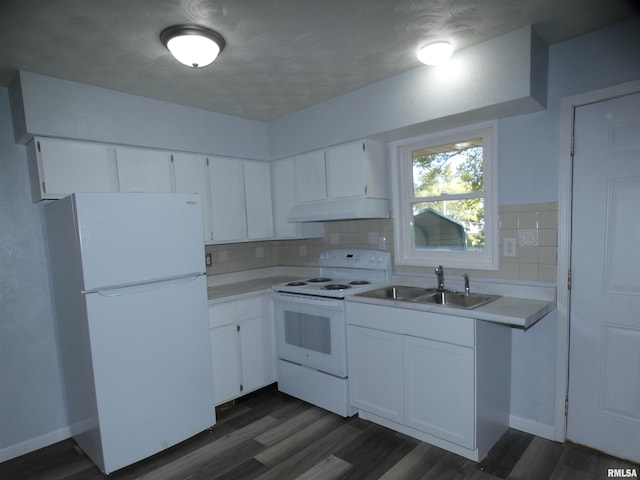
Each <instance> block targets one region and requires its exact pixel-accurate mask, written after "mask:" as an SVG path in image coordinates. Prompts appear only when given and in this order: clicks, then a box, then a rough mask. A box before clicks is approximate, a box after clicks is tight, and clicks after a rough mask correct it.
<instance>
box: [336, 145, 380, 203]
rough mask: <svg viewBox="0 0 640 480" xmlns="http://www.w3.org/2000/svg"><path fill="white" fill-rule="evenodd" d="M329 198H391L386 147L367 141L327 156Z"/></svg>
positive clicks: (337, 148)
mask: <svg viewBox="0 0 640 480" xmlns="http://www.w3.org/2000/svg"><path fill="white" fill-rule="evenodd" d="M325 162H326V177H327V197H328V198H344V197H368V198H389V189H388V186H387V185H388V182H387V169H386V162H385V146H384V144H383V143H381V142H377V141H374V140H370V139H366V140H360V141H356V142H349V143H344V144H342V145H336V146H335V147H331V148H328V149H327V150H326V152H325Z"/></svg>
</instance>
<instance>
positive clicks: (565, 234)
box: [553, 81, 640, 442]
mask: <svg viewBox="0 0 640 480" xmlns="http://www.w3.org/2000/svg"><path fill="white" fill-rule="evenodd" d="M639 92H640V81H633V82H628V83H622V84H620V85H616V86H613V87H607V88H602V89H599V90H593V91H591V92H586V93H580V94H578V95H572V96H569V97H564V98H563V99H562V100H561V102H560V120H561V141H560V149H561V150H560V168H559V180H560V186H559V187H560V188H559V194H560V195H559V201H558V276H557V279H556V281H557V326H556V389H555V391H556V401H555V422H554V438H553V439H554V440H556V441H560V442H564V441H565V440H566V439H567V417H566V415H565V399H566V398H567V395H568V389H569V323H570V322H569V320H570V314H571V293H570V291H569V285H568V273H569V269H570V268H571V197H572V193H573V182H572V172H573V168H572V167H573V155H572V152H571V141H572V137H573V128H574V120H575V110H576V108H577V107H580V106H583V105H588V104H590V103H595V102H600V101H604V100H609V99H612V98H616V97H621V96H624V95H629V94H633V93H639Z"/></svg>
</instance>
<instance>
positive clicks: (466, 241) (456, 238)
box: [413, 198, 485, 251]
mask: <svg viewBox="0 0 640 480" xmlns="http://www.w3.org/2000/svg"><path fill="white" fill-rule="evenodd" d="M413 239H414V247H415V248H416V250H433V249H437V250H473V251H482V249H483V248H484V240H485V235H484V199H483V198H467V199H464V200H445V201H440V202H420V203H414V204H413Z"/></svg>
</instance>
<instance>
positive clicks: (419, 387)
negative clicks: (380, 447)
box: [404, 336, 475, 449]
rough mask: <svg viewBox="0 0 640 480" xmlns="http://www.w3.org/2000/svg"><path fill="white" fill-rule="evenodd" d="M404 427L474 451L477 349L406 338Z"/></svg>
mask: <svg viewBox="0 0 640 480" xmlns="http://www.w3.org/2000/svg"><path fill="white" fill-rule="evenodd" d="M404 356H405V362H404V364H405V424H406V425H408V426H410V427H413V428H416V429H418V430H421V431H423V432H426V433H429V434H431V435H434V436H436V437H439V438H442V439H444V440H448V441H450V442H452V443H455V444H458V445H461V446H463V447H465V448H470V449H473V448H474V444H475V441H474V436H475V428H474V425H475V400H474V398H475V375H474V349H473V348H469V347H461V346H459V345H452V344H449V343H444V342H436V341H433V340H426V339H422V338H416V337H409V336H406V337H404Z"/></svg>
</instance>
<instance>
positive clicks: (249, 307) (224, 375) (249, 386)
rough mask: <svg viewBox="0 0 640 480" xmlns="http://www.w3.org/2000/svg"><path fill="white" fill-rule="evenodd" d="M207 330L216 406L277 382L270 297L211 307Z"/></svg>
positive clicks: (234, 301)
mask: <svg viewBox="0 0 640 480" xmlns="http://www.w3.org/2000/svg"><path fill="white" fill-rule="evenodd" d="M209 326H210V335H211V349H212V360H213V386H214V403H215V404H216V405H220V404H221V403H225V402H228V401H229V400H233V399H234V398H237V397H240V396H242V395H244V394H246V393H249V392H252V391H254V390H257V389H259V388H262V387H264V386H266V385H270V384H272V383H273V382H275V381H276V368H275V346H274V344H275V342H274V334H273V330H274V328H273V315H272V313H271V298H270V295H269V294H261V295H256V296H253V297H247V298H242V299H239V300H231V301H227V302H221V303H216V304H213V305H210V306H209Z"/></svg>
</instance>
